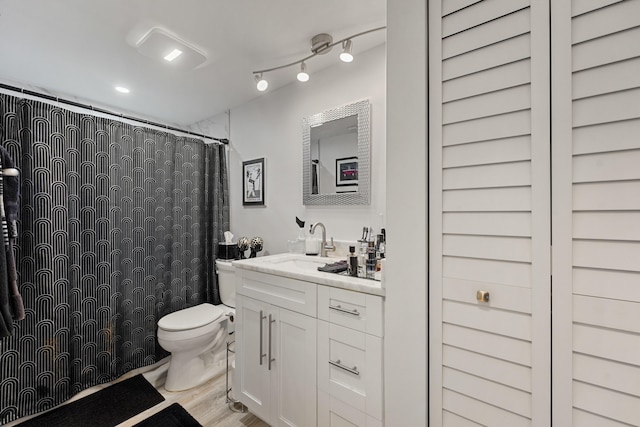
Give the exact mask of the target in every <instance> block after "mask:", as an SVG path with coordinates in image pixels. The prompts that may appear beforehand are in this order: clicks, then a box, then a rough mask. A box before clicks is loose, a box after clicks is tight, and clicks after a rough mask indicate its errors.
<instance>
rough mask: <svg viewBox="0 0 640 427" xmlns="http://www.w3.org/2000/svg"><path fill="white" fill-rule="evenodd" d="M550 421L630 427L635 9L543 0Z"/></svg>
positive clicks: (636, 289) (639, 339)
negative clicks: (547, 35) (549, 207)
mask: <svg viewBox="0 0 640 427" xmlns="http://www.w3.org/2000/svg"><path fill="white" fill-rule="evenodd" d="M551 7H552V10H551V17H552V31H551V35H552V42H553V43H552V45H551V46H552V50H551V51H552V55H553V56H552V61H551V63H552V65H553V68H552V82H554V86H553V92H552V93H553V102H554V104H553V108H552V111H553V116H552V120H553V126H552V129H553V134H552V141H553V145H552V150H553V151H552V153H553V162H552V164H553V191H552V192H553V197H554V198H553V365H554V366H553V368H554V370H553V381H554V384H553V394H552V396H553V405H554V406H553V425H554V426H631V425H633V426H638V425H640V286H639V285H640V167H638V165H639V164H640V137H639V135H640V43H639V41H640V2H638V1H608V0H598V1H575V0H574V1H573V2H551Z"/></svg>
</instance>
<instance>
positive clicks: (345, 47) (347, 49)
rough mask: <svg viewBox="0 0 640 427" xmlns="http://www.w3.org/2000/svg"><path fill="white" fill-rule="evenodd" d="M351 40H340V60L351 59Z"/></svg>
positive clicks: (349, 60) (347, 60)
mask: <svg viewBox="0 0 640 427" xmlns="http://www.w3.org/2000/svg"><path fill="white" fill-rule="evenodd" d="M351 47H352V42H351V40H345V41H344V42H342V53H340V60H341V61H342V62H351V61H353V54H352V53H351Z"/></svg>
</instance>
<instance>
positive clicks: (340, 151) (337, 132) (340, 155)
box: [310, 114, 358, 194]
mask: <svg viewBox="0 0 640 427" xmlns="http://www.w3.org/2000/svg"><path fill="white" fill-rule="evenodd" d="M310 142H311V194H333V193H355V192H357V191H358V116H356V115H355V114H354V115H353V116H348V117H344V118H342V119H336V120H332V121H330V122H327V123H324V124H322V125H318V126H313V127H311V135H310Z"/></svg>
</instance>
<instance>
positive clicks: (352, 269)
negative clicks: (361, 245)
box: [349, 246, 358, 277]
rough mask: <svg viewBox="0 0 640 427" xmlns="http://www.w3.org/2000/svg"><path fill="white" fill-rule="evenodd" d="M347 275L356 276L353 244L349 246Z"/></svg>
mask: <svg viewBox="0 0 640 427" xmlns="http://www.w3.org/2000/svg"><path fill="white" fill-rule="evenodd" d="M349 276H354V277H358V257H357V256H356V247H355V246H349Z"/></svg>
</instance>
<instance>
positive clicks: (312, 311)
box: [236, 269, 317, 317]
mask: <svg viewBox="0 0 640 427" xmlns="http://www.w3.org/2000/svg"><path fill="white" fill-rule="evenodd" d="M316 286H317V285H316V284H315V283H310V282H304V281H302V280H294V279H290V278H288V277H281V276H276V275H273V274H266V273H259V272H256V271H251V270H243V269H236V293H237V294H239V295H245V296H248V297H251V298H255V299H257V300H260V301H263V302H266V303H269V304H273V305H275V306H277V307H282V308H286V309H288V310H291V311H295V312H297V313H302V314H306V315H307V316H311V317H316V313H317V304H316V302H317V295H316Z"/></svg>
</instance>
